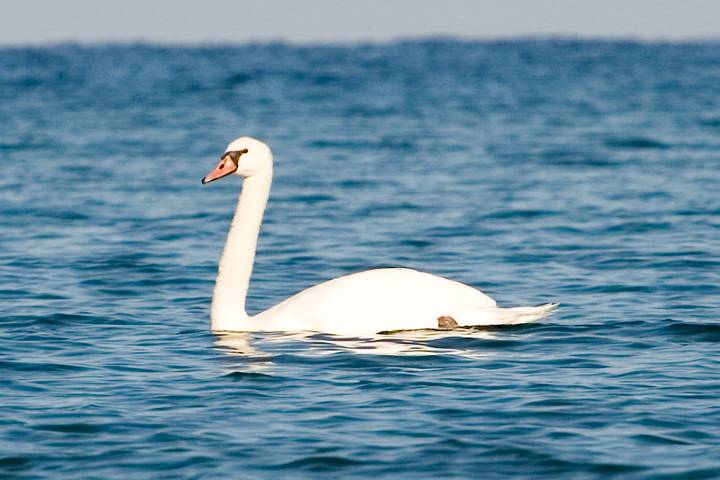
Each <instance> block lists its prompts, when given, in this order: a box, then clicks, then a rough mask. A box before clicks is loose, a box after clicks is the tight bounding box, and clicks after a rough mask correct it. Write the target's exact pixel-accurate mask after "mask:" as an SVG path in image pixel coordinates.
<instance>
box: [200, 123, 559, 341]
mask: <svg viewBox="0 0 720 480" xmlns="http://www.w3.org/2000/svg"><path fill="white" fill-rule="evenodd" d="M228 152H237V153H239V155H237V156H238V161H237V162H235V166H236V167H237V168H236V169H233V164H231V163H230V160H234V159H233V158H231V157H229V155H230V154H229V153H228ZM233 172H235V173H238V174H239V175H242V176H243V177H245V182H244V186H243V189H242V193H241V195H240V199H239V201H238V205H237V209H236V211H235V215H234V217H233V222H232V225H231V227H230V232H229V233H228V239H227V242H226V244H225V250H224V251H223V255H222V259H221V260H220V265H219V269H218V277H217V281H216V284H215V290H214V292H213V301H212V309H211V328H212V330H214V331H257V330H265V331H300V330H312V331H319V332H327V333H336V334H344V335H365V334H375V333H378V332H382V331H394V330H412V329H434V328H439V327H442V328H447V327H448V323H449V324H451V325H455V324H457V326H476V325H478V326H479V325H512V324H519V323H528V322H532V321H535V320H538V319H540V318H543V317H545V316H547V315H549V314H550V312H552V310H554V309H555V308H556V307H557V304H545V305H541V306H538V307H516V308H500V307H498V306H497V305H496V303H495V301H494V300H493V299H492V298H490V297H488V296H487V295H485V294H484V293H482V292H481V291H479V290H477V289H475V288H473V287H470V286H468V285H465V284H462V283H459V282H455V281H453V280H448V279H446V278H443V277H438V276H436V275H431V274H429V273H423V272H418V271H416V270H410V269H406V268H383V269H377V270H368V271H364V272H360V273H354V274H352V275H346V276H343V277H339V278H336V279H333V280H329V281H327V282H324V283H321V284H319V285H316V286H314V287H311V288H308V289H306V290H303V291H302V292H300V293H298V294H296V295H293V296H292V297H290V298H288V299H286V300H284V301H283V302H280V303H279V304H277V305H275V306H274V307H271V308H269V309H268V310H266V311H264V312H261V313H259V314H257V315H254V316H250V315H248V314H247V312H246V311H245V299H246V296H247V289H248V285H249V282H250V276H251V274H252V267H253V263H254V261H255V249H256V245H257V238H258V235H259V232H260V224H261V222H262V216H263V213H264V211H265V206H266V204H267V199H268V196H269V194H270V185H271V183H272V154H271V152H270V149H269V148H268V147H267V145H265V144H264V143H262V142H260V141H258V140H255V139H252V138H248V137H241V138H239V139H237V140H235V141H234V142H232V143H231V144H230V145H228V148H227V149H226V153H225V154H224V155H223V158H222V159H221V161H220V164H219V165H218V167H217V168H216V169H215V170H214V171H213V172H211V173H210V174H209V175H208V177H206V178H207V179H209V180H207V181H212V180H216V179H218V178H221V177H223V176H225V175H228V174H229V173H233ZM205 182H206V179H203V183H205ZM441 318H442V319H444V320H442V321H441V320H440V319H441ZM448 319H449V320H448Z"/></svg>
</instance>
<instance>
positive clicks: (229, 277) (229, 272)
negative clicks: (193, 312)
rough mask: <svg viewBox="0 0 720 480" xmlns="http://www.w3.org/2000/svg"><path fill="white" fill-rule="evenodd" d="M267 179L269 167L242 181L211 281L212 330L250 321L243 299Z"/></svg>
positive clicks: (267, 188) (267, 189) (267, 190)
mask: <svg viewBox="0 0 720 480" xmlns="http://www.w3.org/2000/svg"><path fill="white" fill-rule="evenodd" d="M271 183H272V169H270V170H268V171H265V172H262V173H259V174H256V175H253V176H251V177H248V178H246V179H245V180H244V182H243V187H242V192H241V193H240V199H239V200H238V204H237V208H236V209H235V215H234V216H233V220H232V224H231V225H230V232H229V233H228V237H227V242H226V243H225V250H223V254H222V258H221V259H220V265H219V268H218V276H217V280H216V281H215V290H214V291H213V299H212V308H211V313H210V322H211V329H212V330H242V329H243V326H244V325H245V324H247V323H248V322H249V321H250V317H248V314H247V313H246V311H245V299H246V297H247V291H248V286H249V284H250V276H251V275H252V269H253V263H254V262H255V250H256V248H257V240H258V235H259V234H260V224H261V223H262V217H263V213H264V212H265V206H266V205H267V200H268V196H269V195H270V184H271ZM248 326H249V325H248Z"/></svg>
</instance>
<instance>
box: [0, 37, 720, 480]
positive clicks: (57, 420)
mask: <svg viewBox="0 0 720 480" xmlns="http://www.w3.org/2000/svg"><path fill="white" fill-rule="evenodd" d="M719 79H720V45H719V44H717V43H682V44H670V43H645V44H644V43H632V42H600V41H591V42H577V41H550V40H543V41H509V42H483V43H472V42H468V43H463V42H453V41H424V42H404V43H403V42H401V43H392V44H380V45H355V46H346V47H320V48H318V47H312V48H311V47H294V46H287V45H282V44H268V45H247V46H241V47H223V46H213V47H203V48H199V47H198V48H160V47H149V46H142V45H130V46H97V47H90V48H87V47H82V48H81V47H78V46H72V45H65V46H55V47H48V48H36V49H22V48H5V49H2V50H0V126H1V129H2V134H1V136H0V166H1V167H2V175H1V176H0V232H1V233H2V235H1V236H0V266H1V274H0V326H1V327H0V372H1V374H0V399H1V401H0V476H2V477H7V478H12V477H15V476H16V477H22V478H68V479H69V478H152V479H157V478H228V477H230V478H313V479H315V478H367V477H371V476H373V477H382V478H407V479H415V478H437V477H442V478H478V477H482V478H548V479H556V478H606V477H616V478H623V479H625V478H718V477H720V473H718V472H720V455H718V451H719V448H720V427H718V425H720V407H719V406H718V395H719V394H720V381H719V380H718V373H717V372H718V369H719V368H720V357H719V356H718V353H717V352H718V346H719V345H718V344H719V343H720V321H719V319H718V311H719V309H720V268H718V267H720V195H718V184H720V81H719ZM242 134H248V135H254V136H258V137H260V138H262V139H265V140H266V141H268V142H269V143H270V145H271V146H272V147H273V149H274V152H275V157H276V168H275V172H276V175H275V183H274V185H273V193H272V198H271V201H270V204H269V209H268V211H267V213H266V217H265V219H266V220H265V223H264V227H263V232H262V236H261V239H260V244H259V252H258V259H257V264H256V270H255V275H254V277H253V281H252V284H251V288H250V298H249V310H250V311H253V312H254V311H258V310H261V309H264V308H267V307H268V306H270V305H272V304H274V303H275V302H278V301H280V300H282V299H283V298H285V297H287V296H288V295H291V294H293V293H294V292H296V291H298V290H300V289H302V288H304V287H307V286H309V285H311V284H314V283H317V282H319V281H322V280H326V279H330V278H332V277H335V276H338V275H341V274H345V273H349V272H354V271H358V270H361V269H364V268H369V267H373V266H380V265H405V266H410V267H415V268H419V269H422V270H426V271H430V272H434V273H437V274H441V275H445V276H450V277H452V278H456V279H458V280H461V281H464V282H467V283H469V284H472V285H475V286H478V287H480V288H481V289H483V290H484V291H486V292H488V293H489V294H490V295H492V296H493V297H495V298H496V299H497V300H498V302H499V303H501V304H503V305H532V304H537V303H541V302H546V301H559V302H561V303H562V308H561V310H560V311H559V312H558V314H557V315H556V316H555V317H553V318H551V319H549V320H547V321H544V322H542V323H540V324H536V325H531V326H525V327H519V328H511V329H497V330H489V331H480V332H475V333H472V334H467V333H462V334H460V333H458V334H452V333H450V334H444V335H438V334H434V335H431V334H412V335H410V334H408V335H399V336H392V337H377V338H342V337H333V336H331V335H326V334H319V333H318V334H298V333H294V334H289V333H288V334H283V333H272V334H250V335H247V336H244V335H241V334H237V335H231V336H224V337H218V336H214V335H212V334H210V333H209V331H208V323H209V319H208V308H209V303H210V294H211V289H212V284H213V280H214V275H215V270H216V264H217V260H218V256H219V254H220V251H221V248H222V246H223V242H224V238H225V234H226V231H227V227H228V223H229V220H230V216H231V213H232V211H233V208H234V204H235V200H236V196H237V191H238V189H239V182H238V181H236V179H224V180H222V181H220V182H217V183H213V184H212V185H209V186H205V187H203V186H201V185H200V178H201V177H202V176H203V175H204V174H205V173H207V171H209V170H210V168H212V167H213V166H214V164H215V162H216V161H217V158H218V156H219V154H220V153H221V151H222V149H223V148H224V147H225V145H226V144H227V142H228V141H229V140H231V139H233V138H235V137H237V136H239V135H242ZM338 321H341V319H338Z"/></svg>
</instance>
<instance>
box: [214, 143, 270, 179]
mask: <svg viewBox="0 0 720 480" xmlns="http://www.w3.org/2000/svg"><path fill="white" fill-rule="evenodd" d="M265 172H272V152H271V151H270V147H268V146H267V145H265V144H264V143H263V142H261V141H260V140H256V139H254V138H250V137H240V138H238V139H236V140H233V141H232V142H230V145H228V146H227V148H226V149H225V153H223V154H222V155H221V156H220V163H218V165H217V167H215V168H214V169H213V171H211V172H210V173H208V174H207V175H205V176H204V177H203V179H202V183H203V184H205V183H210V182H212V181H214V180H217V179H218V178H222V177H225V176H227V175H230V174H231V173H236V174H238V175H240V176H241V177H244V178H247V177H252V176H253V175H257V174H260V173H265Z"/></svg>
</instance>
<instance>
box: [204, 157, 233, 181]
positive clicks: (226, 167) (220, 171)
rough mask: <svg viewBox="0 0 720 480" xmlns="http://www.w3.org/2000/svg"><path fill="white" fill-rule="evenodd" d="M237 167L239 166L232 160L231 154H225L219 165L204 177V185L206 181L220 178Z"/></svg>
mask: <svg viewBox="0 0 720 480" xmlns="http://www.w3.org/2000/svg"><path fill="white" fill-rule="evenodd" d="M237 169H238V167H237V165H236V164H235V162H233V161H232V159H231V158H230V155H223V157H222V158H221V159H220V163H218V166H217V167H215V168H214V169H213V170H212V171H211V172H210V173H208V174H207V175H205V176H204V177H203V179H202V183H203V185H205V184H206V183H210V182H213V181H215V180H217V179H218V178H222V177H225V176H228V175H230V174H231V173H233V172H235V170H237Z"/></svg>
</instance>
